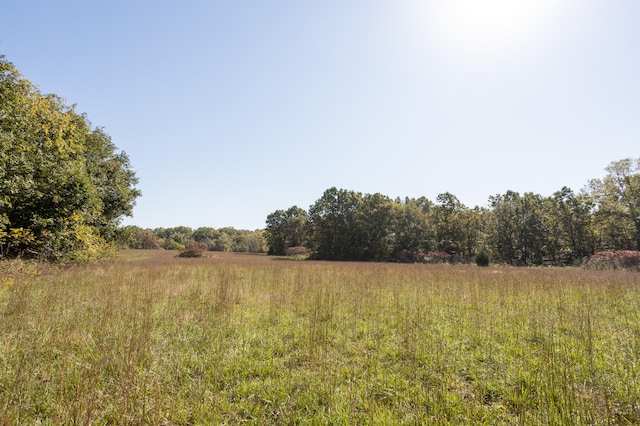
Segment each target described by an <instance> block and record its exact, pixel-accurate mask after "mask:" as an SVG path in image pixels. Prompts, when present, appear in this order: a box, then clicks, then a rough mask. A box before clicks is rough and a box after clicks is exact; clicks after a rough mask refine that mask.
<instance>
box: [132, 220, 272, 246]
mask: <svg viewBox="0 0 640 426" xmlns="http://www.w3.org/2000/svg"><path fill="white" fill-rule="evenodd" d="M263 234H264V231H262V230H257V231H248V230H240V229H235V228H231V227H226V228H219V229H215V228H210V227H200V228H197V229H195V230H193V229H192V228H190V227H188V226H176V227H173V228H155V229H144V228H141V227H139V226H133V225H130V226H125V227H123V228H122V230H121V235H120V242H121V245H122V246H123V247H128V248H133V249H165V250H185V248H186V247H188V246H189V243H192V242H196V243H203V244H204V245H205V246H206V249H207V250H209V251H227V252H249V253H264V252H266V242H265V239H264V235H263Z"/></svg>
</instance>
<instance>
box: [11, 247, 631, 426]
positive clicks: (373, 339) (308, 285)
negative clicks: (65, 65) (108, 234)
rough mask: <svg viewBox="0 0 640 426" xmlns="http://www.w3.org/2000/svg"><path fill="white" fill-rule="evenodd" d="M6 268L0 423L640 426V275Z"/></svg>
mask: <svg viewBox="0 0 640 426" xmlns="http://www.w3.org/2000/svg"><path fill="white" fill-rule="evenodd" d="M174 256H175V252H169V251H160V250H158V251H143V250H139V251H125V252H123V254H122V259H121V260H118V261H111V262H104V263H97V264H92V265H87V266H76V267H68V268H53V267H48V268H46V267H37V266H30V265H24V264H17V263H9V262H4V263H3V264H2V266H0V273H1V274H2V275H0V328H1V330H2V331H1V335H0V424H3V425H4V424H6V425H9V424H83V425H84V424H97V425H100V424H150V425H165V424H166V425H173V424H176V425H196V424H260V425H264V424H283V425H285V424H317V425H324V424H344V425H351V424H354V425H355V424H357V425H361V424H380V425H388V424H442V425H445V424H509V425H512V424H563V425H564V424H569V425H570V424H575V425H582V424H603V425H605V424H637V423H640V379H639V377H638V376H639V374H640V274H638V273H631V272H624V271H608V272H607V271H587V270H583V269H579V268H510V267H497V266H490V267H487V268H480V267H477V266H475V265H473V266H472V265H461V266H451V265H412V264H392V263H340V262H314V261H294V260H286V259H283V258H273V257H267V256H262V255H249V254H229V253H218V254H214V256H212V257H209V258H204V259H185V258H176V257H174Z"/></svg>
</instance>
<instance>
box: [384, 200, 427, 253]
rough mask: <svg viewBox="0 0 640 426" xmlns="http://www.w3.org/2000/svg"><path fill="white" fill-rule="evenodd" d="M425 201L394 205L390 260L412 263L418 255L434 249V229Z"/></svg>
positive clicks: (411, 201) (410, 201)
mask: <svg viewBox="0 0 640 426" xmlns="http://www.w3.org/2000/svg"><path fill="white" fill-rule="evenodd" d="M425 200H426V199H424V198H423V199H418V201H417V202H416V200H413V199H406V200H405V202H404V203H403V204H400V203H396V204H395V208H394V214H393V223H392V235H393V251H392V253H391V256H390V257H391V259H393V260H401V261H412V260H415V258H416V256H417V255H418V254H419V253H422V252H427V251H430V250H432V248H433V247H435V229H434V228H433V226H432V224H431V223H430V221H429V219H428V215H427V213H428V212H429V210H430V208H429V207H426V206H429V204H430V203H428V202H425ZM425 207H426V208H425Z"/></svg>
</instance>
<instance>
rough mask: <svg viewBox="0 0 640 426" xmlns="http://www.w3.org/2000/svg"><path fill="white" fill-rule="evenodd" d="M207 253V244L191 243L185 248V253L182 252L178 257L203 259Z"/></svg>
mask: <svg viewBox="0 0 640 426" xmlns="http://www.w3.org/2000/svg"><path fill="white" fill-rule="evenodd" d="M206 251H207V244H206V243H199V242H195V241H193V242H190V243H187V245H186V246H185V249H184V251H182V252H180V254H179V255H178V257H203V256H204V253H205V252H206Z"/></svg>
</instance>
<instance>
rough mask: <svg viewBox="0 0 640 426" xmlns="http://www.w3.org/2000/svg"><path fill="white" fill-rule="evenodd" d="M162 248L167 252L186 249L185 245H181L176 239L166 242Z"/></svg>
mask: <svg viewBox="0 0 640 426" xmlns="http://www.w3.org/2000/svg"><path fill="white" fill-rule="evenodd" d="M162 248H163V249H165V250H184V249H185V248H186V247H185V245H184V244H180V243H179V242H177V241H176V240H174V239H168V240H166V241H165V242H164V244H163V245H162Z"/></svg>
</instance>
